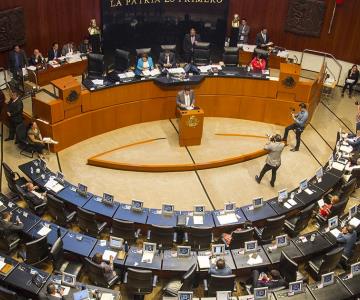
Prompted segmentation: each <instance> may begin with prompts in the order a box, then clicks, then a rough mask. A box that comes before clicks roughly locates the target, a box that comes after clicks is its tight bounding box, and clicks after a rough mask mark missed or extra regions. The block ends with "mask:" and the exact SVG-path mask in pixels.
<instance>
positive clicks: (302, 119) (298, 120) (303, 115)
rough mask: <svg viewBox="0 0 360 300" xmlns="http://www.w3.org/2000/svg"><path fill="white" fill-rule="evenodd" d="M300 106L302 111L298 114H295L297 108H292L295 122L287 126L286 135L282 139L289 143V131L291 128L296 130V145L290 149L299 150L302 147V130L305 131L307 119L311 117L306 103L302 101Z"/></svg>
mask: <svg viewBox="0 0 360 300" xmlns="http://www.w3.org/2000/svg"><path fill="white" fill-rule="evenodd" d="M299 107H300V111H299V112H298V113H297V114H295V109H292V111H291V117H292V118H293V120H294V121H295V123H293V124H291V125H289V126H288V127H286V128H285V132H284V137H283V139H282V140H283V141H284V142H285V143H287V137H288V135H289V131H290V130H294V131H295V136H296V145H295V147H294V148H292V149H291V150H290V151H299V148H300V136H301V134H302V132H303V131H304V128H305V125H306V122H307V119H308V117H309V113H308V111H307V110H306V104H305V103H300V104H299Z"/></svg>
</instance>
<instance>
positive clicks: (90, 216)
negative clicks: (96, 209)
mask: <svg viewBox="0 0 360 300" xmlns="http://www.w3.org/2000/svg"><path fill="white" fill-rule="evenodd" d="M77 216H78V221H79V227H80V229H81V230H82V231H84V232H86V233H88V234H90V235H92V236H95V237H97V236H99V235H100V233H101V232H103V230H104V229H105V226H106V224H107V223H106V222H98V221H96V219H95V213H93V212H90V211H88V210H85V209H83V208H81V207H78V208H77Z"/></svg>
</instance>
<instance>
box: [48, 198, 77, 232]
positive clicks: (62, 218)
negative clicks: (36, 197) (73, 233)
mask: <svg viewBox="0 0 360 300" xmlns="http://www.w3.org/2000/svg"><path fill="white" fill-rule="evenodd" d="M47 201H48V202H47V203H48V204H47V206H48V211H49V213H50V215H51V216H52V217H53V218H54V219H55V220H56V224H58V225H60V226H64V227H65V226H68V225H69V224H70V223H71V222H72V221H73V220H74V219H75V216H76V211H68V210H67V209H66V208H65V204H64V202H63V201H62V200H60V199H58V198H57V197H55V196H54V195H51V194H47Z"/></svg>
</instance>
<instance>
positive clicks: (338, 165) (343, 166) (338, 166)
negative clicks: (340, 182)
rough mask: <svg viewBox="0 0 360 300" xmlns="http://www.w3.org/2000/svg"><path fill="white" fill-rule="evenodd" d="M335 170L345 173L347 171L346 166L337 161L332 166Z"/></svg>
mask: <svg viewBox="0 0 360 300" xmlns="http://www.w3.org/2000/svg"><path fill="white" fill-rule="evenodd" d="M331 167H332V168H333V169H336V170H339V171H344V169H345V165H343V164H341V163H339V162H337V161H335V162H333V164H332V166H331Z"/></svg>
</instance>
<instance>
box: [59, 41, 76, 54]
mask: <svg viewBox="0 0 360 300" xmlns="http://www.w3.org/2000/svg"><path fill="white" fill-rule="evenodd" d="M75 52H76V48H75V45H74V43H73V42H70V43H67V44H65V45H64V46H63V47H62V50H61V55H62V56H67V55H73V54H74V53H75Z"/></svg>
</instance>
